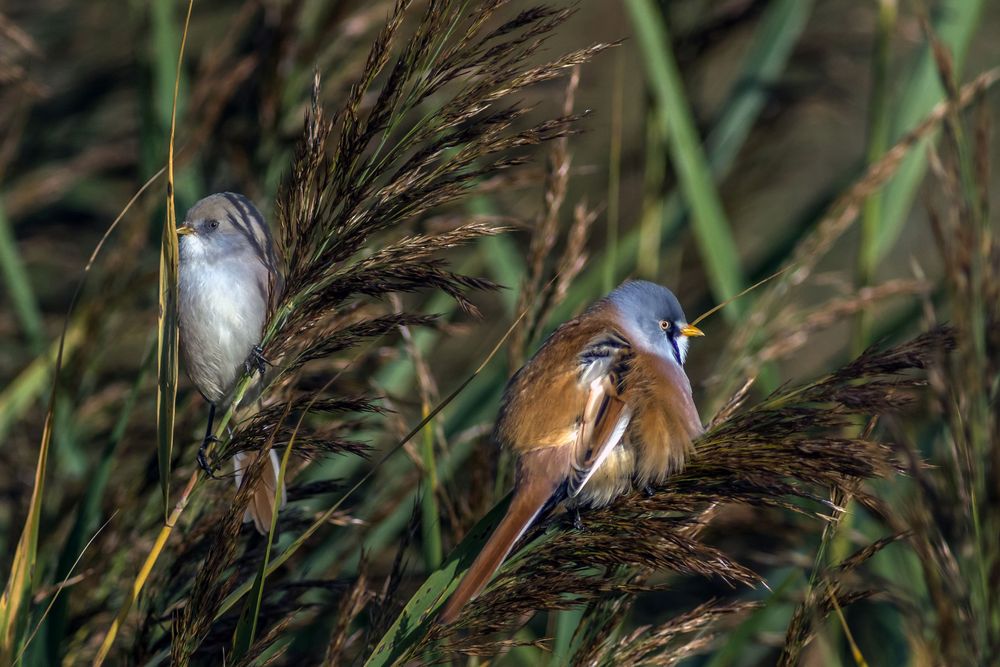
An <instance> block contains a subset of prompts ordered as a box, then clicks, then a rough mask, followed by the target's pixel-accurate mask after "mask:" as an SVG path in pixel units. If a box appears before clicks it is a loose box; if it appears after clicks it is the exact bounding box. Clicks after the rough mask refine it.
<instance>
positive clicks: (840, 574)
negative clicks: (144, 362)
mask: <svg viewBox="0 0 1000 667" xmlns="http://www.w3.org/2000/svg"><path fill="white" fill-rule="evenodd" d="M903 537H904V536H903V535H902V534H896V535H890V536H888V537H884V538H882V539H881V540H878V541H876V542H873V543H872V544H869V545H867V546H865V547H864V548H863V549H860V550H859V551H856V552H855V553H854V554H852V555H851V556H849V557H848V558H846V559H844V561H843V562H841V563H838V564H837V565H835V566H833V567H828V568H824V569H823V571H822V572H819V573H817V576H816V577H815V585H814V586H811V587H810V589H809V590H808V591H807V593H806V596H805V599H804V600H802V602H800V603H799V605H798V606H797V607H796V609H795V613H794V614H793V615H792V620H791V622H790V623H789V624H788V630H787V632H786V635H785V644H784V646H783V647H782V650H781V657H780V658H779V660H778V665H779V666H780V667H793V666H794V665H798V664H801V661H800V656H801V654H802V650H803V649H804V648H805V647H806V645H807V644H808V643H809V642H810V640H812V638H813V636H814V635H815V633H816V626H817V625H818V624H819V622H820V621H822V620H824V619H825V618H826V617H827V616H828V615H829V614H830V613H831V612H833V611H835V610H836V611H838V613H839V609H841V608H843V607H846V606H848V605H850V604H852V603H854V602H858V601H859V600H865V599H868V598H870V597H872V596H874V595H877V594H879V591H878V590H874V589H848V588H846V587H845V585H844V583H843V579H844V578H845V576H846V575H848V574H850V573H851V572H853V571H854V570H855V569H857V568H858V567H859V566H861V565H862V564H864V563H865V562H867V561H868V560H870V559H871V558H872V557H873V556H875V555H876V554H877V553H878V552H880V551H881V550H882V549H884V548H885V547H887V546H889V545H890V544H892V543H893V542H895V541H897V540H900V539H902V538H903Z"/></svg>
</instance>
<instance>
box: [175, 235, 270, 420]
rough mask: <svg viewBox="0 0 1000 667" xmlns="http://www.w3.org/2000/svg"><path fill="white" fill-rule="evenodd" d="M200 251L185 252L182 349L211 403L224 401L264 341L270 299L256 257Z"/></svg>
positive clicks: (182, 265) (181, 294)
mask: <svg viewBox="0 0 1000 667" xmlns="http://www.w3.org/2000/svg"><path fill="white" fill-rule="evenodd" d="M185 241H187V239H185ZM193 245H194V244H191V246H193ZM190 250H196V248H194V247H191V248H190ZM199 254H200V253H198V252H189V253H183V252H182V256H181V262H180V267H179V285H178V289H179V304H180V307H179V319H180V344H181V351H182V354H183V356H184V362H185V366H186V368H187V370H188V374H189V375H190V377H191V380H192V381H193V382H194V383H195V385H196V386H197V387H198V390H199V391H200V392H201V393H202V394H203V395H204V396H205V398H207V399H208V400H209V401H211V402H213V403H221V402H223V400H224V399H226V398H227V395H228V394H229V392H230V391H232V389H233V385H234V384H235V382H236V380H237V378H238V377H239V376H240V375H241V373H242V372H243V364H244V362H245V361H246V359H247V357H248V356H249V354H250V352H251V350H252V349H253V347H254V346H255V345H257V344H258V343H259V342H260V339H261V333H262V328H263V326H264V318H265V316H266V312H267V303H266V302H265V300H264V295H263V294H262V292H261V289H260V284H259V282H258V275H257V273H258V272H259V271H260V268H261V267H259V266H255V265H254V263H255V260H254V259H252V258H251V259H250V260H249V261H242V258H236V257H234V258H227V259H224V260H221V261H214V262H213V261H209V260H208V259H207V258H205V257H203V256H199ZM256 264H258V265H259V262H256Z"/></svg>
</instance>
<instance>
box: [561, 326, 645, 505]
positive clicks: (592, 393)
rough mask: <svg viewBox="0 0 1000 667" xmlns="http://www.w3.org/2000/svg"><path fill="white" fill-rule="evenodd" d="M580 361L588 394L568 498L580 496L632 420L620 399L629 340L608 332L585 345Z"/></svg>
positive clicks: (627, 361)
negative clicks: (582, 365) (582, 364)
mask: <svg viewBox="0 0 1000 667" xmlns="http://www.w3.org/2000/svg"><path fill="white" fill-rule="evenodd" d="M580 358H581V361H582V362H583V363H584V368H583V372H582V381H583V382H585V383H587V384H588V393H587V402H586V404H585V406H584V409H583V413H582V414H581V415H580V425H579V430H578V435H577V441H576V445H575V451H574V454H575V455H574V459H573V473H572V475H571V476H570V478H569V480H568V483H567V492H568V494H569V496H570V497H574V496H576V495H577V494H579V493H580V490H581V489H583V487H584V486H585V485H586V484H587V482H588V481H589V480H590V478H591V477H592V476H593V474H594V473H595V472H596V471H597V470H598V469H599V468H600V467H601V464H602V463H604V460H605V459H606V458H607V457H608V455H609V454H610V453H611V452H612V451H613V450H614V448H615V446H616V445H617V444H618V443H619V442H621V439H622V436H624V435H625V431H626V429H628V425H629V422H630V421H631V419H632V410H631V408H630V407H629V406H628V405H627V403H626V402H625V401H624V400H623V398H622V396H621V391H622V388H623V386H624V375H625V373H626V372H627V370H628V365H629V362H630V360H631V358H632V348H631V346H630V345H629V343H628V341H627V340H626V339H625V338H624V337H623V336H621V335H620V334H618V333H617V332H608V333H606V334H605V335H602V336H601V337H599V338H597V339H596V340H595V341H593V342H592V343H591V344H590V345H588V346H587V348H586V349H585V350H584V352H583V354H581V355H580Z"/></svg>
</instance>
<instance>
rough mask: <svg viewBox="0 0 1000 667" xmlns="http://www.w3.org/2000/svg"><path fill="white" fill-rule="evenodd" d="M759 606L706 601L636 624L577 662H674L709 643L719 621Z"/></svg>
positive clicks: (607, 665)
mask: <svg viewBox="0 0 1000 667" xmlns="http://www.w3.org/2000/svg"><path fill="white" fill-rule="evenodd" d="M758 607H760V604H759V603H757V602H735V603H730V604H725V603H716V602H706V603H704V604H701V605H698V606H697V607H695V608H694V609H692V610H690V611H688V612H686V613H684V614H680V615H678V616H675V617H674V618H672V619H670V620H669V621H667V622H666V623H662V624H660V625H658V626H656V627H649V626H643V627H639V628H636V629H635V630H633V631H632V632H631V633H629V634H628V635H626V636H624V637H622V638H620V639H618V640H617V641H607V642H605V643H604V644H603V645H602V646H600V647H598V651H597V652H596V653H593V654H589V655H581V656H579V657H578V658H577V662H576V664H579V665H594V666H595V667H612V666H613V665H650V666H651V665H658V666H664V667H665V666H667V665H675V664H677V663H678V662H680V661H681V660H683V659H685V658H688V657H690V656H692V655H695V654H697V653H700V652H703V651H704V650H705V649H706V648H707V647H708V646H710V645H711V643H712V642H713V640H714V639H715V638H716V636H717V634H718V632H719V630H720V628H719V627H718V626H719V625H721V623H722V621H728V620H730V619H731V618H734V617H740V616H743V615H745V614H746V613H747V612H748V611H750V610H752V609H756V608H758Z"/></svg>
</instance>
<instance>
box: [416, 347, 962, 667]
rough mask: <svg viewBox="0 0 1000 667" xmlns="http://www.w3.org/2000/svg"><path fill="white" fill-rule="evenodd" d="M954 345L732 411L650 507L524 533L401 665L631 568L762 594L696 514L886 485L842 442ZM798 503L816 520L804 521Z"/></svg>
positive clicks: (876, 462)
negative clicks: (701, 534) (482, 584)
mask: <svg viewBox="0 0 1000 667" xmlns="http://www.w3.org/2000/svg"><path fill="white" fill-rule="evenodd" d="M954 342H955V339H954V336H953V334H952V333H951V332H950V331H948V330H945V329H936V330H934V331H931V332H928V333H926V334H923V335H921V336H919V337H917V338H915V339H913V340H911V341H909V342H907V343H904V344H901V345H898V346H896V347H893V348H889V349H886V350H877V349H869V350H867V351H866V352H865V353H864V354H862V355H861V356H860V357H858V358H857V359H855V360H854V361H852V362H850V363H848V364H846V365H845V366H843V367H841V368H840V369H838V370H836V371H834V372H833V373H830V374H828V375H826V376H824V377H822V378H820V379H818V380H816V381H814V382H810V383H808V384H805V385H803V386H800V387H797V388H792V389H789V388H786V389H782V390H779V391H777V392H775V393H774V394H772V395H771V396H769V397H767V398H766V399H765V400H764V401H762V402H760V403H758V404H757V405H754V406H751V407H748V408H742V409H740V410H739V411H737V412H735V414H732V415H731V416H729V417H728V418H727V419H725V420H724V421H722V422H720V423H716V424H715V425H714V426H712V428H711V429H710V430H709V431H707V432H706V433H705V434H704V435H703V436H702V437H701V438H699V439H698V441H697V442H696V443H695V455H694V456H693V458H692V460H691V462H690V463H689V464H688V466H687V467H686V468H685V470H684V471H683V472H681V473H678V474H677V475H674V476H673V477H671V478H670V480H668V481H667V482H666V483H665V484H664V485H662V486H661V487H659V488H656V489H655V490H654V491H655V492H654V493H653V494H652V495H648V496H647V495H646V494H642V493H637V494H632V495H628V496H625V497H622V498H620V499H618V500H617V501H615V502H613V503H612V504H611V505H609V506H608V507H606V508H602V509H598V510H593V511H590V512H588V513H587V514H586V516H585V517H584V520H585V530H583V531H575V530H567V529H568V527H569V526H570V524H571V521H570V520H569V518H568V517H563V518H561V519H556V520H554V521H549V522H545V523H543V524H540V525H539V526H537V527H536V528H534V529H533V530H531V531H529V533H528V534H527V536H526V537H525V540H524V542H522V544H526V545H528V546H527V547H526V548H524V549H522V550H521V551H520V552H517V553H515V555H514V556H513V557H511V558H510V559H509V561H508V563H507V564H506V565H505V566H504V567H503V568H502V569H501V570H500V572H499V573H498V575H497V576H496V577H495V578H494V580H493V582H492V583H491V585H490V586H489V587H488V588H487V589H486V590H485V591H484V593H483V594H482V595H480V596H479V597H478V598H477V599H476V600H474V601H473V602H472V603H470V604H469V606H468V607H467V608H466V609H465V611H464V612H463V613H462V615H461V616H460V618H459V619H458V620H457V621H456V622H455V623H454V624H453V625H450V626H446V627H442V626H434V627H432V628H429V632H428V633H427V634H426V635H425V636H423V637H422V638H421V639H420V640H419V641H415V642H414V643H413V646H412V648H411V652H410V653H408V654H409V655H422V654H424V652H426V651H428V650H431V649H433V650H434V651H435V652H442V655H443V654H446V653H448V652H452V651H460V652H469V653H474V654H490V653H495V652H496V651H498V650H501V649H502V648H504V647H505V646H506V644H505V643H499V644H498V643H496V642H494V641H493V640H492V639H491V637H492V635H493V634H494V633H497V632H502V633H504V635H509V634H510V633H511V632H512V631H513V630H515V629H516V628H517V627H519V626H520V625H522V624H523V623H524V622H525V620H526V619H527V618H529V617H530V616H531V615H532V613H533V612H535V611H537V610H541V609H564V608H568V607H573V606H580V605H585V604H587V603H589V602H592V601H596V600H600V599H602V598H603V597H605V596H607V595H609V594H620V593H630V592H635V591H637V590H642V589H643V586H642V585H641V584H640V585H637V584H636V581H635V580H634V579H633V574H634V572H635V571H636V568H638V569H639V571H644V570H654V571H662V570H671V571H678V572H682V573H692V574H696V575H700V576H704V577H715V578H718V579H720V580H722V581H726V582H731V583H739V584H745V585H756V584H758V583H762V580H761V578H760V577H759V575H757V574H756V573H755V572H753V571H751V570H749V569H748V568H746V567H745V566H743V565H741V564H740V563H739V562H737V561H736V560H734V559H733V558H731V557H729V556H727V555H726V554H725V553H723V552H722V551H721V550H719V549H718V548H715V547H713V546H711V545H709V544H707V543H705V542H703V541H701V540H700V539H698V528H699V527H700V526H701V525H702V524H704V523H706V522H709V521H711V519H712V516H713V515H712V513H711V512H709V513H707V514H705V513H704V512H705V510H706V508H712V507H715V506H717V505H719V504H722V503H742V504H746V505H750V506H758V507H780V508H784V509H787V510H790V511H793V512H798V513H807V514H816V515H818V516H822V513H821V512H820V509H821V508H823V507H826V506H828V501H825V500H824V499H823V497H822V496H821V495H820V493H821V492H822V491H823V490H824V489H848V488H851V489H853V487H854V485H855V484H856V483H857V481H858V480H864V479H869V478H873V477H886V476H892V475H893V474H895V473H896V472H897V471H898V470H899V464H898V462H897V461H896V460H895V457H894V455H893V452H892V450H891V448H889V447H888V446H886V445H885V444H883V443H880V442H876V441H873V440H871V439H870V438H869V437H868V436H867V434H866V433H858V434H857V435H854V436H851V435H845V434H849V433H851V430H850V429H851V424H852V419H853V418H855V417H856V416H857V415H867V414H881V413H885V412H892V411H896V410H899V409H900V408H902V407H904V406H906V405H909V404H910V403H911V402H912V401H913V398H914V396H913V392H912V391H911V390H913V389H916V388H919V387H922V386H924V385H925V381H924V380H923V378H921V377H919V376H918V375H914V374H912V373H910V372H909V371H912V370H915V369H924V368H927V367H928V366H929V365H930V363H931V361H932V360H933V358H934V357H935V356H936V355H938V354H940V353H941V352H942V351H943V350H945V349H948V348H950V347H952V346H954ZM796 499H798V500H796ZM802 501H806V503H805V504H804V505H803V504H802ZM810 503H812V504H816V506H817V507H816V509H814V510H807V509H806V508H808V506H809V504H810ZM852 562H853V561H852ZM848 601H849V600H848Z"/></svg>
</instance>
